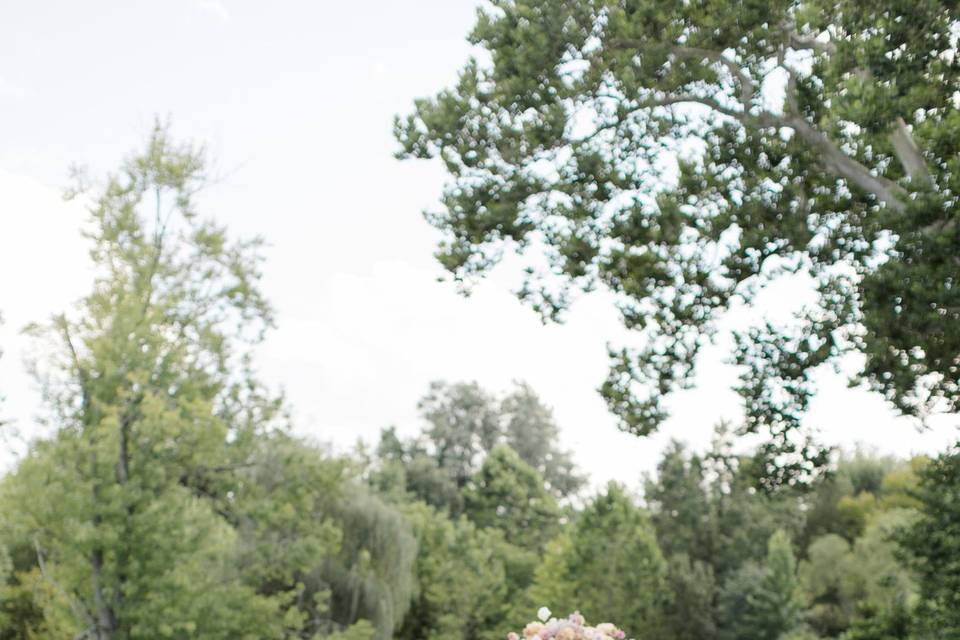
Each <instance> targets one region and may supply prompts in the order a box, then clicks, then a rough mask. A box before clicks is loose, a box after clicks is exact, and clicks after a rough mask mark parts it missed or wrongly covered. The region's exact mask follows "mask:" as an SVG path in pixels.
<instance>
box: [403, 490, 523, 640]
mask: <svg viewBox="0 0 960 640" xmlns="http://www.w3.org/2000/svg"><path fill="white" fill-rule="evenodd" d="M406 513H407V515H408V517H409V518H410V520H411V522H412V523H413V528H414V531H415V535H416V537H417V543H418V548H419V553H418V554H417V561H416V578H417V585H418V587H417V593H416V595H415V597H414V599H413V603H412V605H411V610H410V614H409V615H408V616H407V617H406V618H405V620H404V624H403V627H402V628H401V629H400V630H399V631H398V632H397V635H396V637H397V638H401V639H404V640H461V639H462V640H476V639H478V638H486V637H491V638H492V637H494V635H493V633H492V630H493V629H495V628H497V627H499V626H502V625H503V620H502V617H503V615H504V613H505V606H506V605H507V604H508V603H509V602H510V600H509V599H508V592H509V591H510V585H509V584H508V579H507V571H506V569H505V567H504V562H503V558H502V555H501V553H500V551H501V549H502V544H503V541H502V538H501V536H500V534H499V533H498V532H497V531H495V530H488V531H483V530H480V529H478V528H477V527H476V526H475V525H473V524H472V523H471V522H470V521H468V520H467V519H465V518H458V519H456V520H451V519H449V518H448V517H447V516H446V515H445V514H443V513H441V512H437V511H435V510H433V509H431V508H429V507H427V506H426V505H424V504H423V503H414V504H410V505H408V506H407V507H406ZM485 632H490V634H489V635H487V634H486V633H485ZM495 637H503V635H502V634H501V635H497V636H495Z"/></svg>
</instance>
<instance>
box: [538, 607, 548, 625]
mask: <svg viewBox="0 0 960 640" xmlns="http://www.w3.org/2000/svg"><path fill="white" fill-rule="evenodd" d="M537 617H538V618H540V620H541V621H542V622H546V621H547V620H549V619H550V609H547V608H546V607H540V609H539V610H538V611H537Z"/></svg>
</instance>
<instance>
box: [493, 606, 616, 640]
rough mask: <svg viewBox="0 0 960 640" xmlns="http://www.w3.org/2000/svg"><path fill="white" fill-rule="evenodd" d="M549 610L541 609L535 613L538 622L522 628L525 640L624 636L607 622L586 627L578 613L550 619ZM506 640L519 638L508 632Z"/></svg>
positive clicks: (605, 639) (597, 639)
mask: <svg viewBox="0 0 960 640" xmlns="http://www.w3.org/2000/svg"><path fill="white" fill-rule="evenodd" d="M550 615H551V614H550V610H549V609H547V608H546V607H541V608H540V611H538V612H537V617H538V618H540V621H539V622H531V623H530V624H528V625H527V626H526V627H524V628H523V637H524V639H525V640H551V639H552V640H623V638H624V636H626V634H625V633H624V632H623V631H622V630H621V629H618V628H617V627H616V626H615V625H613V624H610V623H609V622H602V623H600V624H598V625H597V626H595V627H591V626H588V625H587V622H586V620H584V619H583V616H582V615H580V614H579V613H578V612H574V613H571V614H570V615H569V616H568V617H566V618H563V619H560V620H558V619H557V618H551V617H550ZM507 640H520V636H519V635H517V634H516V633H513V632H510V633H509V634H507Z"/></svg>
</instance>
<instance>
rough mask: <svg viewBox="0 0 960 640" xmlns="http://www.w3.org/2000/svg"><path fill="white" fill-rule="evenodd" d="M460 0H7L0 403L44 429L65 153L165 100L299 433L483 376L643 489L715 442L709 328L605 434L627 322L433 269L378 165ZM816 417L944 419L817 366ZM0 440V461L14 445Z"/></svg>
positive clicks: (113, 133) (342, 433) (403, 182)
mask: <svg viewBox="0 0 960 640" xmlns="http://www.w3.org/2000/svg"><path fill="white" fill-rule="evenodd" d="M475 4H476V3H475V2H474V1H473V0H406V1H404V2H398V1H397V0H373V1H370V2H363V3H361V2H341V1H337V2H334V1H331V0H317V1H312V2H306V1H304V2H296V3H295V2H284V3H266V2H253V1H247V2H240V1H232V0H222V1H217V0H202V1H198V0H169V1H167V2H147V1H139V2H133V1H131V2H122V3H121V2H115V1H114V2H105V1H99V2H98V1H91V2H83V3H80V2H75V1H73V0H65V1H60V2H53V1H48V2H12V1H10V2H3V3H0V313H2V314H3V316H4V318H5V324H4V326H2V327H0V349H3V350H4V351H5V353H4V356H3V358H0V395H5V396H6V397H7V400H6V403H5V404H4V405H3V407H2V409H0V412H2V414H4V415H5V416H6V417H10V418H13V419H14V420H15V423H16V425H17V426H18V427H19V429H20V431H21V432H22V433H23V434H24V435H25V436H26V437H30V436H33V435H35V434H37V433H39V432H40V429H39V428H38V427H36V426H35V420H34V415H35V413H36V408H37V406H38V397H37V392H36V388H35V386H34V385H33V383H32V382H31V380H30V379H29V377H28V376H27V375H26V373H25V371H24V367H23V359H24V356H25V354H26V353H27V352H28V350H29V342H28V341H27V340H26V339H25V338H23V337H22V336H21V335H20V334H19V330H20V329H21V328H22V326H23V325H24V324H25V323H27V322H30V321H35V320H42V319H44V318H46V317H48V316H49V315H50V314H51V313H54V312H56V311H58V310H61V309H64V308H66V307H67V306H68V305H69V304H70V303H71V301H73V300H75V299H76V298H78V297H79V296H81V295H82V294H83V293H84V292H85V291H86V289H87V287H88V285H89V282H90V273H89V271H88V266H87V263H86V254H85V246H84V243H83V240H82V238H81V237H80V235H79V228H80V226H81V224H82V223H83V221H84V220H85V213H84V211H83V210H82V208H80V207H79V206H78V205H76V204H68V203H65V202H63V200H62V199H61V198H60V192H61V189H62V187H63V186H64V185H65V183H66V178H67V169H68V167H69V165H71V164H73V163H79V164H83V165H86V166H87V167H89V168H90V170H91V171H92V172H93V173H94V174H102V173H103V172H105V171H107V170H110V169H111V168H113V167H115V166H116V165H117V163H118V162H119V160H120V159H121V158H122V157H123V156H124V155H125V154H126V153H127V152H129V151H130V150H131V149H134V148H136V147H137V145H138V144H139V143H140V142H141V141H142V140H143V138H144V136H145V134H146V133H147V132H148V130H149V127H150V125H151V122H152V120H153V118H154V115H155V114H159V115H161V116H164V117H166V116H169V117H170V118H171V119H172V122H173V131H174V134H175V135H176V136H179V137H182V138H191V139H194V140H199V141H203V142H206V143H207V144H208V145H209V148H210V149H211V151H212V153H213V156H214V157H215V159H216V169H217V173H218V175H220V176H222V180H220V181H219V182H218V183H217V184H216V185H215V186H213V187H212V188H211V189H210V190H209V191H208V192H207V193H206V195H205V196H204V200H203V204H204V209H205V212H206V213H208V214H210V215H213V216H215V217H216V218H217V219H218V220H220V221H222V222H224V223H226V224H227V225H228V226H229V227H230V228H231V230H232V231H233V232H234V233H236V234H239V235H251V234H259V235H261V236H263V237H264V238H265V239H266V240H267V242H268V243H269V250H268V254H267V257H268V262H267V266H266V273H265V281H264V288H265V290H266V293H267V295H268V296H269V297H270V298H271V299H272V301H273V302H274V303H275V305H276V308H277V312H278V321H279V328H278V330H277V331H276V332H275V333H274V334H273V335H271V337H270V338H269V339H268V341H267V342H266V343H265V344H264V345H263V347H262V348H261V349H260V351H259V363H260V368H261V371H262V375H263V378H264V379H265V380H266V381H267V382H268V383H270V384H272V385H274V386H276V387H282V388H283V389H285V390H286V392H287V395H288V397H289V400H290V402H291V404H292V406H293V409H294V415H295V417H296V423H297V428H298V430H299V431H300V432H301V433H304V434H308V435H310V436H313V437H315V438H317V439H319V440H322V441H327V442H331V443H333V444H334V445H336V446H338V447H341V448H344V449H345V448H348V447H350V446H352V444H353V443H354V442H355V441H356V439H357V438H365V439H368V440H372V439H374V438H375V437H376V435H377V433H378V432H379V430H380V428H382V427H385V426H388V425H391V424H393V425H397V426H398V427H399V428H400V429H401V431H403V432H405V433H410V434H412V433H414V432H415V431H416V430H417V429H418V426H419V424H418V420H417V414H416V401H417V399H418V398H419V397H420V396H421V395H422V394H423V392H424V391H425V390H426V387H427V384H428V382H429V381H430V380H434V379H448V380H461V379H469V380H477V381H479V382H480V383H481V384H482V385H484V386H486V387H488V388H489V389H491V390H494V391H501V390H505V389H507V388H509V386H510V384H511V381H513V380H526V381H527V382H529V383H530V384H531V385H532V386H533V387H534V389H536V391H537V392H538V393H539V394H540V395H541V396H542V398H543V399H544V400H545V401H546V402H547V403H548V404H549V405H550V406H552V407H553V409H554V412H555V415H556V417H557V420H558V422H559V424H560V425H561V427H562V430H563V440H564V444H565V445H566V446H568V447H571V448H575V449H576V450H577V452H578V457H579V461H580V464H581V465H582V466H583V467H584V468H585V469H586V470H587V471H588V472H590V473H591V475H592V477H593V479H594V481H595V482H602V481H605V480H607V479H610V478H615V479H619V480H623V481H626V482H629V483H635V482H636V480H637V479H638V477H639V476H640V474H641V473H642V472H643V471H646V470H651V469H652V468H653V467H654V465H655V464H656V459H657V456H658V453H659V451H660V450H661V449H662V448H663V446H664V444H665V443H666V442H667V441H668V440H669V439H670V438H678V439H682V440H686V441H687V442H689V443H691V444H692V445H694V446H695V447H697V448H703V447H705V446H707V445H708V443H709V440H710V436H711V433H712V430H713V426H714V424H716V423H717V422H718V421H719V420H721V419H724V418H726V419H729V420H736V419H737V417H738V415H739V409H738V404H737V398H736V397H735V396H734V395H733V394H732V392H730V391H729V390H728V388H727V387H728V385H729V384H730V382H731V381H732V380H733V379H734V378H735V376H736V371H735V370H734V369H732V368H730V367H728V366H726V365H724V364H723V348H722V345H721V347H720V348H717V349H713V350H710V351H708V352H707V353H706V354H705V356H704V358H703V362H702V371H701V375H700V377H699V378H698V385H697V388H696V389H695V390H693V391H690V392H685V393H684V394H682V395H681V396H678V397H677V398H675V399H674V401H673V402H672V403H671V405H672V407H673V409H674V412H673V417H672V418H671V420H670V421H669V423H668V424H667V425H666V427H665V428H664V429H663V432H662V433H661V434H659V435H657V436H656V437H653V438H650V439H646V440H641V439H637V438H634V437H632V436H628V435H625V434H622V433H619V432H618V431H617V429H616V426H615V423H614V420H613V419H612V418H611V417H610V416H609V415H608V414H607V413H606V411H605V408H604V405H603V403H602V401H601V400H600V398H599V397H598V395H597V394H596V392H595V389H596V387H597V386H598V385H599V383H600V382H601V381H602V379H603V377H604V374H605V371H606V365H607V362H606V351H605V345H606V343H607V342H608V341H613V342H614V343H616V342H617V341H618V340H622V339H623V338H624V333H623V331H622V330H621V329H620V328H619V326H618V321H617V316H616V313H615V311H614V309H613V307H612V305H611V304H610V301H609V300H608V299H606V298H605V297H604V296H603V295H602V294H597V295H592V296H590V297H587V298H583V299H581V300H580V301H579V302H578V303H577V304H576V305H575V307H574V308H573V310H572V312H571V313H570V315H569V319H568V321H567V323H566V324H565V325H562V326H547V327H544V326H543V325H541V324H540V322H539V320H538V318H537V317H536V316H535V314H534V313H533V312H532V311H530V310H529V309H528V308H526V307H524V306H522V305H521V304H520V303H519V302H518V301H517V300H516V299H515V298H514V297H513V296H512V294H511V293H510V291H511V289H512V288H513V287H514V286H515V285H516V284H518V277H517V276H518V273H517V272H516V270H515V269H512V268H511V264H510V263H509V262H508V263H506V264H505V265H503V266H502V267H501V268H498V269H497V270H496V271H495V272H494V274H493V275H492V277H491V278H489V279H488V280H487V281H485V282H484V283H483V284H481V285H480V286H479V287H477V289H476V290H475V292H474V295H473V296H471V297H469V298H463V297H461V296H459V295H458V294H457V293H456V291H455V290H454V288H453V286H452V285H450V284H449V283H439V282H437V278H438V277H439V276H442V275H443V274H442V272H441V270H440V269H439V267H438V266H437V265H436V264H435V263H434V261H433V259H432V257H431V253H432V251H433V248H434V245H435V243H436V240H437V234H436V232H435V231H434V230H433V229H431V228H430V227H429V226H428V225H427V224H426V223H425V222H424V221H423V219H422V217H421V213H420V212H421V211H422V210H423V209H424V208H428V207H431V206H433V205H434V203H435V202H436V198H437V196H438V194H439V193H440V189H441V186H442V184H443V180H444V176H443V173H442V171H441V169H440V167H438V166H436V165H434V164H429V163H423V162H404V163H401V162H398V161H396V160H395V159H394V158H393V155H392V154H393V152H394V151H395V149H396V145H395V143H394V141H393V139H392V118H393V115H394V114H396V113H398V112H406V111H408V110H409V108H410V105H411V102H412V100H413V98H415V97H418V96H423V95H427V94H430V93H432V92H435V91H436V90H438V89H440V88H441V87H443V86H445V85H447V84H449V83H451V82H452V81H453V80H454V79H455V77H456V72H457V69H458V67H459V66H460V65H461V64H462V63H463V61H464V60H465V59H466V57H467V56H468V55H469V53H470V49H469V45H468V44H467V43H466V41H465V35H466V34H467V32H468V30H469V28H470V26H471V23H472V19H473V15H474V7H475ZM808 295H809V292H806V291H805V290H804V289H803V285H802V283H800V282H793V283H788V284H786V285H784V286H781V287H779V288H778V289H776V290H774V291H771V292H770V293H769V294H768V295H767V296H765V298H764V301H763V303H762V304H760V305H759V306H758V308H756V309H753V310H749V311H746V310H744V311H743V312H741V313H739V314H737V319H736V320H734V321H742V320H743V318H746V317H762V316H764V315H773V316H775V317H783V314H784V313H785V312H786V311H788V310H789V308H790V307H791V305H793V304H795V303H796V302H797V301H798V300H803V299H804V298H805V297H808ZM809 422H810V425H811V426H815V427H817V428H819V429H821V431H822V438H823V439H824V440H825V441H827V442H831V443H835V444H839V445H843V446H847V447H852V446H853V445H854V444H855V443H858V442H860V443H867V444H870V445H872V446H875V447H876V448H878V449H879V450H881V451H887V452H896V453H899V454H904V455H905V454H908V453H911V452H921V451H922V452H930V451H935V450H938V449H941V448H943V447H944V446H945V445H946V444H947V443H949V442H951V441H952V440H953V439H955V438H956V436H957V431H956V427H955V421H953V422H951V421H949V420H941V421H940V422H938V423H937V425H938V426H937V428H935V429H933V430H931V431H927V432H923V433H921V432H918V431H917V430H916V429H915V428H914V427H913V426H912V425H911V424H910V423H908V422H906V421H904V420H899V419H896V418H895V417H894V416H893V414H892V413H891V412H890V410H889V409H888V408H887V407H886V406H885V405H884V404H883V403H882V402H881V401H880V400H879V399H878V398H876V397H874V396H871V395H870V394H867V393H866V392H863V391H853V390H849V389H846V388H845V385H844V380H843V379H842V378H840V377H836V376H832V375H830V376H825V377H824V379H823V380H822V389H821V393H820V395H819V396H818V399H817V401H816V402H815V405H814V407H813V410H812V412H811V414H810V416H809ZM0 447H5V448H6V451H5V452H3V454H2V455H0V468H2V467H3V466H9V464H10V462H11V461H12V460H13V454H14V452H16V451H17V450H19V449H20V447H19V446H18V445H17V443H16V442H11V441H8V442H7V443H5V444H3V443H0Z"/></svg>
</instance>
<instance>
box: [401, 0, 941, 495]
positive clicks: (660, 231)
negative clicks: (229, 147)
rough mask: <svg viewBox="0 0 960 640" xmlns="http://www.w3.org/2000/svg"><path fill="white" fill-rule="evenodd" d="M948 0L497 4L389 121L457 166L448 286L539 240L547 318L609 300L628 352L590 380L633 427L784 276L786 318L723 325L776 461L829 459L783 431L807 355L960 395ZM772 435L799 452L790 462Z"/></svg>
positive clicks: (453, 169) (805, 394) (877, 384)
mask: <svg viewBox="0 0 960 640" xmlns="http://www.w3.org/2000/svg"><path fill="white" fill-rule="evenodd" d="M958 18H960V16H958V14H957V9H956V7H955V6H954V4H952V3H948V2H944V1H943V0H922V1H921V2H919V3H916V2H911V3H903V2H900V1H899V0H882V1H881V2H878V3H866V4H865V3H862V2H856V1H855V0H840V1H839V2H834V1H829V2H828V1H826V0H745V1H744V2H739V3H736V4H733V5H731V3H730V2H728V1H727V0H705V1H703V2H687V1H685V0H669V1H668V2H663V1H661V0H493V1H492V2H490V4H489V7H488V8H486V9H484V10H482V11H481V12H480V13H479V17H478V20H477V23H476V26H475V27H474V29H473V31H472V33H471V35H470V41H471V42H472V43H473V44H475V45H477V46H478V47H480V48H481V49H482V56H481V60H489V61H490V62H489V63H486V62H481V61H478V60H476V59H471V60H470V61H469V62H468V63H467V64H466V66H465V67H464V68H463V70H462V72H461V74H460V78H459V81H458V82H457V83H456V84H455V85H454V86H453V87H451V88H449V89H446V90H444V91H441V92H440V93H438V94H437V95H436V96H435V97H433V98H428V99H421V100H418V101H416V103H415V109H414V111H413V113H412V114H410V115H409V116H407V117H406V118H403V119H401V118H398V119H397V122H396V127H395V131H396V136H397V139H398V140H399V142H400V145H401V149H400V151H399V154H398V155H399V157H401V158H433V157H438V158H440V159H441V160H442V162H443V166H444V167H445V168H446V170H447V172H448V173H449V175H450V182H449V183H448V185H447V187H446V188H445V190H444V192H443V196H442V199H441V205H442V206H441V207H440V209H439V210H438V211H436V212H432V213H429V214H428V215H427V218H428V220H429V221H430V222H431V223H432V224H433V225H434V226H436V227H437V228H438V229H440V230H441V231H442V232H444V234H445V239H444V240H443V242H442V243H441V244H440V247H439V250H438V252H437V257H438V258H439V260H440V262H441V263H442V264H443V265H444V266H445V267H446V268H447V269H448V270H449V271H450V272H451V273H452V274H453V275H454V277H455V279H456V280H457V281H458V282H461V283H469V281H471V280H472V279H473V278H474V277H475V276H478V275H481V274H483V273H484V272H486V271H488V270H489V269H490V268H491V266H492V265H494V264H495V263H496V262H497V260H498V259H499V257H500V256H501V255H502V254H503V253H505V251H506V250H508V249H515V250H517V251H518V252H521V253H523V252H532V253H534V254H535V255H534V256H533V257H532V259H531V260H530V266H529V267H528V269H527V276H528V277H527V278H526V279H525V281H524V283H523V286H522V287H521V288H520V290H519V293H520V296H521V298H523V299H525V300H527V301H528V302H529V303H530V304H531V305H532V306H533V308H534V309H536V310H537V311H538V312H539V313H541V314H542V316H543V317H544V318H545V319H549V320H556V319H559V318H561V317H562V313H563V311H564V310H565V309H566V308H567V307H568V306H569V304H570V301H571V300H572V298H573V293H574V292H575V291H577V290H582V291H590V290H592V289H595V288H599V287H603V288H606V289H607V290H609V291H611V292H612V293H613V294H615V295H616V296H617V297H618V299H619V304H618V308H619V309H620V311H621V314H622V319H623V323H624V325H625V326H626V327H628V328H630V329H635V330H637V331H639V332H640V335H641V336H642V339H643V342H644V346H643V347H642V348H640V349H638V350H631V349H612V350H611V354H610V355H611V370H610V374H609V376H608V378H607V379H606V381H605V382H604V384H603V385H602V388H601V391H602V394H603V396H604V397H605V399H606V401H607V404H608V405H609V407H610V409H611V410H612V411H613V412H614V413H615V414H616V415H617V416H618V418H619V420H620V423H621V426H622V428H623V429H625V430H627V431H630V432H632V433H636V434H648V433H650V432H651V431H653V430H655V429H656V428H657V427H658V426H659V425H660V424H661V423H662V422H663V420H664V419H665V418H666V416H667V412H666V410H665V408H664V405H663V399H664V397H665V396H667V395H668V394H669V393H670V392H671V391H674V390H676V389H678V388H683V387H685V386H688V385H689V384H691V383H692V380H693V375H694V365H695V361H696V357H697V354H698V353H699V352H700V350H701V348H702V347H703V345H704V344H705V343H707V342H708V341H709V340H711V339H712V337H713V336H714V334H715V333H716V331H717V330H718V325H717V320H718V319H719V318H720V317H721V316H722V314H723V313H724V312H725V311H726V310H727V309H729V308H730V305H731V304H734V303H750V302H751V301H752V300H753V299H754V296H755V294H756V292H757V291H758V290H760V289H761V288H762V287H763V286H764V285H765V284H767V283H769V282H771V281H774V280H776V279H777V278H779V277H780V276H782V275H784V274H785V273H788V272H797V271H805V272H806V273H807V274H809V276H810V277H811V278H812V280H813V281H814V282H815V283H816V285H817V292H818V299H817V301H816V303H815V304H813V305H811V306H810V307H808V308H805V309H804V310H803V311H801V312H799V315H798V318H797V320H796V322H795V323H793V324H790V325H787V326H774V325H771V324H769V323H767V324H764V325H762V326H757V327H754V328H752V329H749V330H747V331H743V332H740V333H738V334H737V335H736V349H735V353H734V355H735V357H736V360H737V362H738V363H739V364H740V365H742V366H743V367H744V369H743V371H744V373H743V376H742V378H741V379H740V382H739V383H738V384H737V385H736V388H737V390H738V391H739V392H740V393H741V394H742V395H743V397H744V400H745V409H746V423H745V426H744V429H745V431H748V432H756V431H759V430H761V429H767V430H769V432H770V434H771V439H770V441H769V446H768V447H766V448H764V449H763V452H764V454H765V455H764V460H765V466H766V467H767V469H766V470H767V472H768V473H769V474H770V475H772V476H773V477H775V478H776V479H777V481H783V482H791V481H794V480H796V479H797V478H798V477H799V478H802V477H803V475H804V474H805V473H807V472H809V471H810V470H811V469H813V468H816V467H819V466H821V465H823V464H824V463H825V462H826V457H825V455H824V452H823V451H821V450H820V449H819V448H818V447H816V446H814V445H813V444H812V443H810V442H809V441H807V440H805V439H803V438H798V437H796V436H795V434H796V433H797V429H798V428H799V426H800V420H801V418H802V415H803V414H804V411H805V410H806V408H807V406H808V404H809V401H810V399H811V397H812V396H813V394H814V388H813V384H812V378H811V373H812V371H813V370H815V369H818V368H822V367H824V366H826V365H828V364H829V363H832V362H836V361H837V360H838V359H839V358H841V357H843V356H844V355H845V354H848V353H860V354H862V355H863V356H865V359H864V360H863V363H864V364H863V369H862V371H861V372H860V375H859V376H857V377H856V378H855V379H856V380H857V381H860V382H863V383H864V384H866V385H867V386H869V387H870V388H872V389H874V390H875V391H877V392H879V393H880V394H881V395H882V396H883V397H884V398H885V399H886V400H887V401H889V402H890V403H891V405H892V406H893V407H894V408H895V409H896V410H897V411H899V412H901V413H902V414H904V415H908V416H915V417H923V416H925V415H927V414H928V413H930V412H933V411H938V410H943V411H947V412H957V411H958V410H960V387H958V379H960V378H958V368H957V366H958V365H957V356H958V354H960V333H958V332H956V331H954V330H952V328H953V327H954V326H955V325H956V324H957V321H958V320H960V288H958V287H956V286H955V280H956V270H957V261H956V255H957V250H958V248H960V223H958V219H957V212H958V211H960V207H958V206H957V203H956V201H955V197H956V196H955V194H956V193H957V192H958V186H960V182H958V181H960V172H958V171H957V170H956V169H957V167H956V162H957V160H956V158H957V151H958V148H960V108H958V105H957V103H956V101H955V100H953V96H954V94H955V93H956V91H957V90H958V89H960V58H958V56H957V55H956V44H955V39H954V38H953V36H952V35H951V34H952V30H953V29H954V25H955V24H956V22H957V20H958ZM784 454H790V455H787V456H784Z"/></svg>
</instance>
